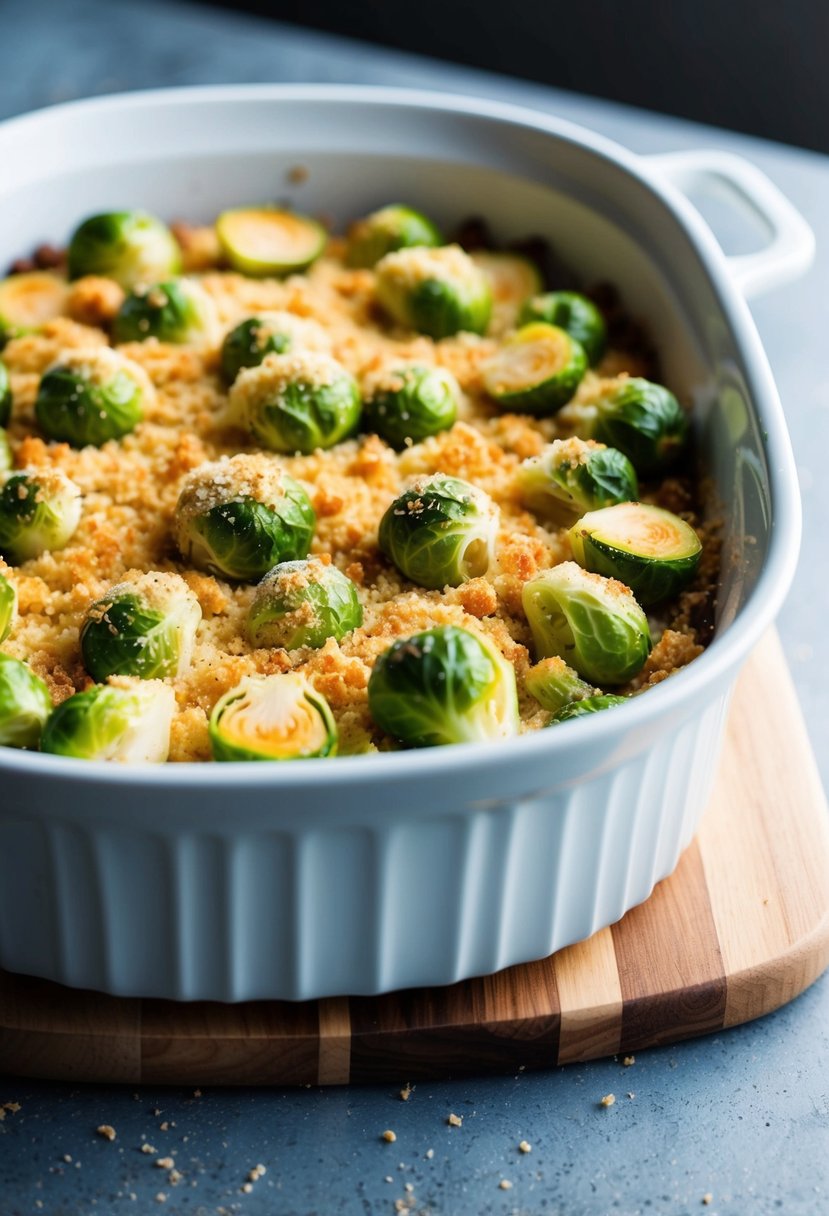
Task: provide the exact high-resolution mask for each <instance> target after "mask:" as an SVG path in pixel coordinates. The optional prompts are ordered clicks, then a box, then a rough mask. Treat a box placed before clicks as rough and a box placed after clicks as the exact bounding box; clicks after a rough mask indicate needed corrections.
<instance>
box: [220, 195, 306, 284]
mask: <svg viewBox="0 0 829 1216" xmlns="http://www.w3.org/2000/svg"><path fill="white" fill-rule="evenodd" d="M216 235H217V236H218V238H219V244H220V245H221V247H222V252H223V253H224V255H225V257H226V258H227V260H228V262H230V265H231V266H232V267H233V269H234V270H238V271H240V273H241V274H247V275H253V276H254V277H262V276H264V275H274V274H276V275H279V274H291V273H293V272H295V271H299V270H307V268H308V267H309V266H310V265H311V263H312V262H313V261H315V260H316V259H317V258H318V257H319V256H320V254H321V253H322V251H323V250H324V249H325V242H326V240H327V239H328V237H327V234H326V231H325V229H324V228H323V226H322V225H321V224H318V223H317V221H316V220H312V219H309V217H308V216H307V215H296V214H295V213H294V212H293V211H282V210H280V208H279V207H237V208H236V209H235V210H233V211H224V212H222V214H221V215H220V216H219V218H218V219H217V220H216Z"/></svg>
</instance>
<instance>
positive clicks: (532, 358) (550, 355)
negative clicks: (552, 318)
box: [481, 322, 587, 416]
mask: <svg viewBox="0 0 829 1216" xmlns="http://www.w3.org/2000/svg"><path fill="white" fill-rule="evenodd" d="M586 370H587V359H586V357H585V354H584V350H583V349H582V347H581V346H580V345H579V344H578V342H576V341H574V340H573V338H571V337H570V335H569V334H567V333H565V331H564V330H563V329H558V328H557V327H556V326H555V325H544V324H543V323H542V322H535V323H534V324H532V325H525V326H524V327H523V328H522V329H519V330H518V332H517V333H515V334H514V335H513V336H512V337H511V338H510V339H508V341H506V342H505V343H504V345H503V346H502V347H501V349H500V350H499V351H498V352H497V354H495V355H494V356H493V357H492V359H490V360H489V361H488V362H487V363H485V364H484V366H483V368H482V372H481V375H482V379H483V384H484V388H485V389H486V391H487V392H488V393H489V395H490V397H494V398H495V400H496V401H497V402H498V404H499V405H501V406H503V407H504V408H505V409H510V410H518V411H519V412H520V413H524V414H536V415H539V416H544V415H547V414H555V413H556V412H557V411H558V410H560V409H561V407H562V406H563V405H566V404H567V402H568V401H569V400H570V399H571V398H572V397H573V395H574V394H575V392H576V389H577V388H578V387H579V385H580V384H581V381H582V378H583V377H584V373H585V371H586Z"/></svg>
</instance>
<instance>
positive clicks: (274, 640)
mask: <svg viewBox="0 0 829 1216" xmlns="http://www.w3.org/2000/svg"><path fill="white" fill-rule="evenodd" d="M362 623H363V609H362V606H361V604H360V600H359V597H358V595H357V588H356V587H355V585H354V583H353V582H352V581H351V579H350V578H348V577H346V575H345V574H343V573H342V572H341V571H340V570H338V569H337V567H336V566H334V565H326V564H325V563H324V562H322V561H320V559H319V558H317V557H312V558H308V559H307V560H305V561H294V562H280V564H279V565H278V566H274V568H273V570H271V571H269V573H268V574H266V575H265V577H264V579H263V580H262V582H261V583H260V584H259V586H258V587H257V588H256V595H255V596H254V600H253V603H252V604H251V606H250V611H249V613H248V620H247V635H248V638H249V639H250V642H251V644H252V645H253V646H257V647H261V646H267V647H276V646H283V647H284V648H285V649H286V650H295V649H296V648H297V647H299V646H313V647H319V646H322V645H323V644H324V643H325V642H326V641H327V639H328V638H334V639H335V640H336V641H338V642H339V640H340V639H341V638H343V637H345V635H346V634H347V633H350V632H351V630H352V629H357V628H358V627H359V626H360V625H361V624H362Z"/></svg>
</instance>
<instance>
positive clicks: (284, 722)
mask: <svg viewBox="0 0 829 1216" xmlns="http://www.w3.org/2000/svg"><path fill="white" fill-rule="evenodd" d="M210 744H211V747H212V749H213V758H214V760H307V759H311V758H312V757H317V756H334V755H336V752H337V727H336V723H335V722H334V717H333V715H332V713H331V709H330V707H329V705H328V702H327V701H326V699H325V697H323V696H322V694H321V693H318V692H317V691H316V690H315V689H314V687H313V685H312V684H310V683H309V681H308V680H306V678H305V677H304V676H302V675H300V674H299V673H298V672H288V673H286V674H284V675H272V676H261V675H253V676H245V678H244V679H243V680H241V681H240V683H239V684H237V685H236V687H235V688H232V689H231V690H230V692H227V693H225V695H224V696H223V697H222V698H221V699H220V700H219V701H217V703H216V705H215V707H214V709H213V712H212V714H211V715H210Z"/></svg>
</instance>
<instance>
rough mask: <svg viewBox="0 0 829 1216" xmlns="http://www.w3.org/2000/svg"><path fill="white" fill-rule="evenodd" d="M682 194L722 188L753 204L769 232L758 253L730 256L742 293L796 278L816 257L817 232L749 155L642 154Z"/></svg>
mask: <svg viewBox="0 0 829 1216" xmlns="http://www.w3.org/2000/svg"><path fill="white" fill-rule="evenodd" d="M644 159H645V160H646V161H647V162H648V164H649V165H650V166H652V167H653V168H654V169H655V170H656V171H657V172H658V173H660V174H661V175H662V176H663V177H666V178H667V179H668V180H669V181H670V182H671V183H672V185H674V186H676V187H677V188H678V189H679V190H681V191H682V192H683V194H686V195H688V194H691V193H692V192H693V191H694V190H695V189H705V188H706V187H707V188H708V189H709V190H710V189H711V186H712V184H713V185H714V186H715V187H717V186H718V187H720V188H721V189H722V188H724V189H725V192H726V193H728V194H729V195H730V196H731V197H732V198H733V197H734V196H735V195H736V197H737V198H738V200H739V201H740V202H742V204H743V205H744V206H747V207H748V208H750V210H752V211H753V212H754V213H755V215H756V216H757V217H758V218H759V219H760V220H761V221H762V223H763V224H764V226H765V227H766V228H767V230H768V233H769V241H768V244H767V245H766V246H765V247H764V248H763V249H759V250H757V251H756V252H755V253H744V254H739V255H736V256H730V257H726V261H727V262H728V265H729V269H730V271H731V276H732V278H733V279H734V282H735V283H736V285H737V287H738V288H739V290H740V291H741V292H742V293H743V295H744V296H747V297H750V296H756V295H760V294H761V293H762V292H765V291H770V290H771V289H772V288H773V287H778V286H781V285H782V284H783V283H788V282H789V281H790V280H791V279H796V278H798V277H799V276H800V275H801V274H803V273H804V271H806V270H807V269H808V268H809V266H810V265H811V263H812V259H813V257H814V252H815V238H814V234H813V232H812V230H811V228H810V227H809V225H808V224H807V223H806V220H805V219H804V218H803V216H802V215H801V214H800V212H799V211H798V210H797V209H796V207H795V206H794V205H793V204H792V203H790V202H789V200H788V199H787V198H786V196H785V195H784V194H783V193H781V191H780V190H779V189H778V188H777V186H775V184H774V182H772V181H771V180H770V179H769V178H768V177H766V175H765V173H763V172H761V170H760V169H758V168H757V166H756V165H753V164H752V163H751V161H748V160H745V159H744V158H743V157H742V156H736V155H734V153H732V152H722V151H720V150H718V149H713V148H712V149H706V148H702V149H698V150H697V149H694V150H690V151H685V152H665V153H659V154H657V155H655V156H646V157H645V158H644Z"/></svg>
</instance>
